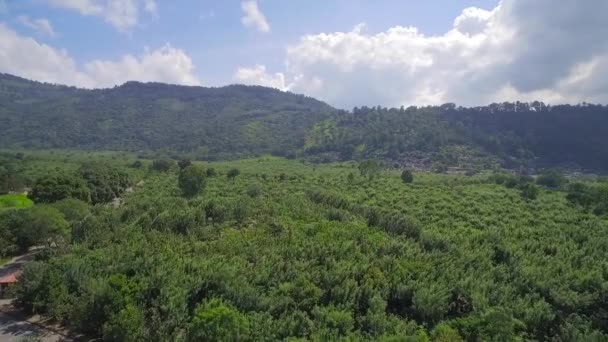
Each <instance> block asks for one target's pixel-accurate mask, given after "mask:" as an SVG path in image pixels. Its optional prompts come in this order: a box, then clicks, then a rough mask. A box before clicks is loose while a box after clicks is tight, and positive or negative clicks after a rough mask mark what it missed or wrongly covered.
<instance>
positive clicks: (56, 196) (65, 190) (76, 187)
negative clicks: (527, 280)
mask: <svg viewBox="0 0 608 342" xmlns="http://www.w3.org/2000/svg"><path fill="white" fill-rule="evenodd" d="M28 197H29V198H30V199H31V200H32V201H34V202H36V203H53V202H57V201H60V200H62V199H66V198H76V199H79V200H81V201H85V202H90V201H91V191H90V190H89V188H88V187H87V184H86V183H85V181H84V180H83V179H82V178H80V177H78V176H76V175H73V174H68V173H53V174H49V175H46V176H42V177H40V178H38V180H37V181H36V183H35V184H34V186H33V187H32V191H30V193H29V194H28Z"/></svg>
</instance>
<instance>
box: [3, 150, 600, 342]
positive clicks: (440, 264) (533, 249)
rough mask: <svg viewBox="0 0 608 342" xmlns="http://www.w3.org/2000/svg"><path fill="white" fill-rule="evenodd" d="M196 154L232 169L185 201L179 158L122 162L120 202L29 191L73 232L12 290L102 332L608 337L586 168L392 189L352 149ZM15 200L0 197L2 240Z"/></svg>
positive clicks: (125, 336)
mask: <svg viewBox="0 0 608 342" xmlns="http://www.w3.org/2000/svg"><path fill="white" fill-rule="evenodd" d="M50 158H53V157H50ZM62 158H63V157H62ZM110 158H111V157H110ZM110 158H107V162H109V163H111V164H112V163H113V164H112V165H113V166H115V167H117V168H120V167H121V165H122V166H127V165H130V164H131V163H132V161H129V160H121V159H116V160H113V159H110ZM26 163H27V162H26ZM36 163H38V162H36ZM72 163H73V162H72V161H71V160H68V161H67V162H66V163H64V164H65V165H71V166H70V168H71V169H73V170H78V169H79V168H80V166H79V164H80V162H79V163H77V165H73V164H72ZM45 165H46V164H45ZM197 165H200V164H199V163H197V162H195V163H193V165H192V166H189V167H187V168H186V169H188V168H191V167H195V166H197ZM209 166H210V167H213V168H214V169H216V170H217V171H218V172H219V174H222V175H226V174H227V173H228V171H229V170H231V169H238V170H240V174H239V176H238V177H235V178H234V179H229V178H228V177H209V178H206V186H205V191H203V192H200V193H197V194H195V195H193V196H191V197H189V198H183V197H180V196H179V194H180V193H181V191H180V190H181V189H180V187H179V178H180V177H179V175H180V171H178V169H177V168H171V169H170V170H169V171H167V172H164V173H158V172H147V171H146V170H138V169H131V168H129V169H128V171H129V172H133V173H134V175H137V176H138V177H144V181H145V182H144V183H143V185H141V186H138V187H135V190H134V192H133V193H130V194H128V195H126V196H124V203H123V204H122V205H120V206H110V205H96V206H89V207H88V208H85V207H86V204H85V203H83V202H78V201H75V200H73V199H70V200H63V201H60V202H56V203H54V204H52V205H40V204H36V205H35V206H34V207H33V208H42V209H38V210H41V211H40V212H39V213H44V212H45V211H46V210H48V208H51V207H52V209H54V210H55V212H54V213H45V214H44V215H48V216H49V217H55V218H57V220H53V221H57V222H63V223H62V224H58V225H57V226H59V227H64V228H63V229H60V230H55V231H56V232H65V227H68V228H67V230H68V232H69V231H70V229H71V235H69V234H68V235H67V237H66V235H65V233H61V234H59V235H57V236H58V237H62V238H63V239H69V236H71V241H69V245H68V246H65V247H66V248H54V247H53V248H50V249H49V251H50V252H49V253H45V254H44V255H41V256H40V257H39V260H38V261H36V262H34V263H31V264H29V265H28V266H27V267H26V269H25V270H24V273H23V275H22V278H21V280H20V283H19V285H18V287H17V289H16V292H17V296H18V298H17V299H18V304H19V305H21V307H22V308H24V309H25V310H30V311H33V312H37V313H40V314H43V315H45V316H47V317H51V318H54V319H56V320H58V321H59V322H62V323H63V324H65V325H67V326H69V327H70V328H73V329H76V330H77V331H80V332H83V333H85V334H88V335H90V336H91V337H100V338H102V339H104V340H129V341H131V340H133V341H173V340H242V341H259V340H297V339H299V340H321V341H334V340H356V341H357V340H380V341H394V340H420V341H429V340H430V341H459V340H462V341H513V340H539V341H545V340H554V341H570V340H582V341H587V340H600V341H601V340H605V339H606V338H608V330H607V329H606V327H607V326H608V325H606V324H605V322H606V320H605V319H606V316H605V310H604V306H605V302H606V295H605V291H604V289H605V287H606V282H607V281H608V280H607V279H606V276H605V272H604V268H605V263H606V255H605V254H606V253H605V250H606V246H608V240H607V239H608V238H607V237H608V221H606V217H604V216H601V215H594V214H593V213H592V212H590V211H594V210H595V209H594V208H595V207H596V206H599V204H600V202H596V201H598V200H599V199H600V198H603V197H601V196H603V195H600V196H599V197H596V196H595V195H594V196H591V198H592V199H591V200H590V199H588V198H587V195H588V194H595V193H596V192H595V191H596V189H597V191H599V192H598V193H603V192H602V191H603V190H602V189H604V186H605V183H603V182H601V181H595V180H589V179H579V180H577V181H574V182H571V183H572V184H573V185H571V186H570V187H569V189H570V190H568V191H563V190H553V189H550V188H542V190H541V188H540V187H539V186H537V185H536V184H534V182H533V181H532V180H531V179H530V178H528V177H522V176H516V175H513V174H507V173H495V174H489V175H488V174H484V173H482V174H480V175H475V176H460V175H443V174H432V173H425V172H420V173H416V175H415V177H416V180H415V182H413V183H412V184H410V185H408V186H403V180H402V179H401V174H402V172H401V170H400V169H385V168H383V171H382V172H381V173H380V174H378V176H376V177H375V178H374V179H373V180H372V181H367V180H363V179H361V178H360V177H359V176H355V173H357V167H358V164H355V163H339V164H329V165H309V164H306V163H302V162H299V161H289V160H285V159H279V158H274V157H262V158H256V159H250V160H238V161H230V162H213V163H210V164H209ZM186 169H184V170H186ZM204 173H205V175H206V172H204ZM350 174H353V176H352V177H349V176H348V175H350ZM281 175H285V177H281ZM578 183H582V184H584V186H579V185H576V186H575V185H574V184H578ZM252 185H254V186H255V188H257V187H259V189H261V194H258V195H256V196H252V195H250V193H253V192H257V191H251V189H252V188H253V186H252ZM528 187H533V188H534V189H537V193H536V198H535V199H534V200H530V199H526V198H524V197H522V192H523V191H524V190H525V189H527V188H528ZM570 194H574V195H576V196H574V195H572V196H571V195H570ZM581 195H582V196H581ZM584 203H589V204H588V205H589V206H587V205H583V204H584ZM70 207H74V208H77V210H73V211H72V210H68V209H69V208H70ZM28 210H30V209H21V210H16V209H12V210H6V211H1V212H0V237H1V236H5V235H6V236H8V240H7V241H9V244H10V243H14V240H15V239H14V238H15V235H13V234H12V233H11V232H17V231H20V230H21V229H22V227H24V222H25V221H26V220H27V219H28V214H26V212H27V211H28ZM59 218H61V219H63V220H64V221H61V220H60V219H59ZM3 227H12V228H10V229H8V230H3ZM6 231H8V233H7V234H5V233H6ZM50 236H51V237H52V239H54V240H53V241H55V240H56V241H59V242H60V245H61V244H62V243H61V240H60V239H58V238H55V237H54V235H53V234H51V235H50ZM11 239H13V240H11ZM43 240H44V241H47V239H43ZM39 241H40V240H39ZM65 242H67V241H64V242H63V243H65ZM2 243H3V242H2V239H0V244H2ZM51 245H52V246H54V245H55V243H54V242H52V243H51Z"/></svg>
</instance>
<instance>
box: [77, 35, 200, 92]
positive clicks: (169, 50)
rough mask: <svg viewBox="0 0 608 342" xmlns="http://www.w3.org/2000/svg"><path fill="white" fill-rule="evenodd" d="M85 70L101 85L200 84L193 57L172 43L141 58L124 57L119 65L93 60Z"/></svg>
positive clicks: (146, 53) (86, 65)
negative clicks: (135, 81) (144, 83)
mask: <svg viewBox="0 0 608 342" xmlns="http://www.w3.org/2000/svg"><path fill="white" fill-rule="evenodd" d="M84 70H85V71H86V73H87V75H89V76H90V77H91V78H92V79H94V80H95V82H96V83H97V84H99V85H101V86H110V85H114V84H120V83H124V82H125V81H129V80H137V81H143V82H152V81H162V82H167V83H176V84H184V85H200V82H199V80H198V79H197V77H196V76H194V64H193V63H192V60H191V59H190V57H189V56H188V55H187V54H186V53H185V52H184V51H182V50H180V49H176V48H173V47H171V45H169V44H167V45H165V46H163V47H162V48H160V49H157V50H154V51H149V50H147V51H145V53H144V54H143V55H141V56H140V57H136V56H133V55H125V56H123V57H122V58H121V60H120V61H117V62H112V61H102V60H94V61H91V62H89V63H86V64H85V66H84Z"/></svg>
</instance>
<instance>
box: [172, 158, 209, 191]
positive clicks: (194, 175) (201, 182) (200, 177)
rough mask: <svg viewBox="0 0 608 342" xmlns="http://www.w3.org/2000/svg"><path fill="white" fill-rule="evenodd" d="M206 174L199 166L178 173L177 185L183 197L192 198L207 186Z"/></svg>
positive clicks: (191, 166)
mask: <svg viewBox="0 0 608 342" xmlns="http://www.w3.org/2000/svg"><path fill="white" fill-rule="evenodd" d="M206 178H207V172H206V171H205V169H203V167H202V166H200V165H190V166H187V167H186V168H184V169H182V170H181V171H180V172H179V177H178V185H179V188H180V189H181V190H182V193H183V194H184V196H187V197H193V196H196V195H198V194H199V193H201V192H202V191H203V190H204V189H205V185H206V184H207V179H206Z"/></svg>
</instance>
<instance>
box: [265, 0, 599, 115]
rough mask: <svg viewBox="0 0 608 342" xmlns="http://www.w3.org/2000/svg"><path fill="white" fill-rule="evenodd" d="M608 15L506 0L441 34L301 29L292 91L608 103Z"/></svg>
mask: <svg viewBox="0 0 608 342" xmlns="http://www.w3.org/2000/svg"><path fill="white" fill-rule="evenodd" d="M604 13H608V2H607V1H604V0H588V1H583V2H581V1H577V0H564V1H560V2H559V3H556V2H555V1H552V0H535V1H527V0H502V1H501V2H500V4H499V5H498V6H497V7H496V8H494V9H492V10H484V9H480V8H467V9H464V10H463V11H462V13H461V14H460V15H459V16H458V17H457V18H455V19H454V23H453V27H452V29H451V30H449V31H448V32H445V33H444V34H441V35H433V36H429V35H425V34H424V33H423V32H421V31H420V30H419V29H417V28H416V27H405V26H396V27H392V28H390V29H388V30H386V31H384V32H378V33H367V32H366V30H365V29H364V26H360V25H358V26H357V27H355V28H354V29H353V30H351V31H349V32H330V33H319V34H312V35H306V36H303V37H301V38H300V40H299V41H298V42H296V43H295V44H292V45H291V46H289V47H288V48H287V50H286V65H287V68H286V69H285V70H278V72H279V73H281V74H283V75H284V78H285V82H286V83H289V84H290V86H289V89H290V90H292V91H295V92H303V93H306V94H309V95H312V96H316V97H319V98H321V99H323V100H326V101H328V102H330V103H332V104H335V105H338V106H342V107H352V106H354V105H363V104H365V105H375V104H381V105H387V106H398V105H409V104H440V103H444V102H456V103H458V104H462V105H478V104H487V103H490V102H501V101H513V100H532V99H539V100H544V101H547V102H553V103H555V102H575V103H576V102H582V101H587V102H608V21H606V20H605V18H604ZM256 68H257V69H258V70H259V69H260V67H259V66H258V67H256ZM264 73H266V71H265V69H264ZM258 79H260V80H261V81H260V84H261V83H262V80H264V79H265V77H263V76H258Z"/></svg>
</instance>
